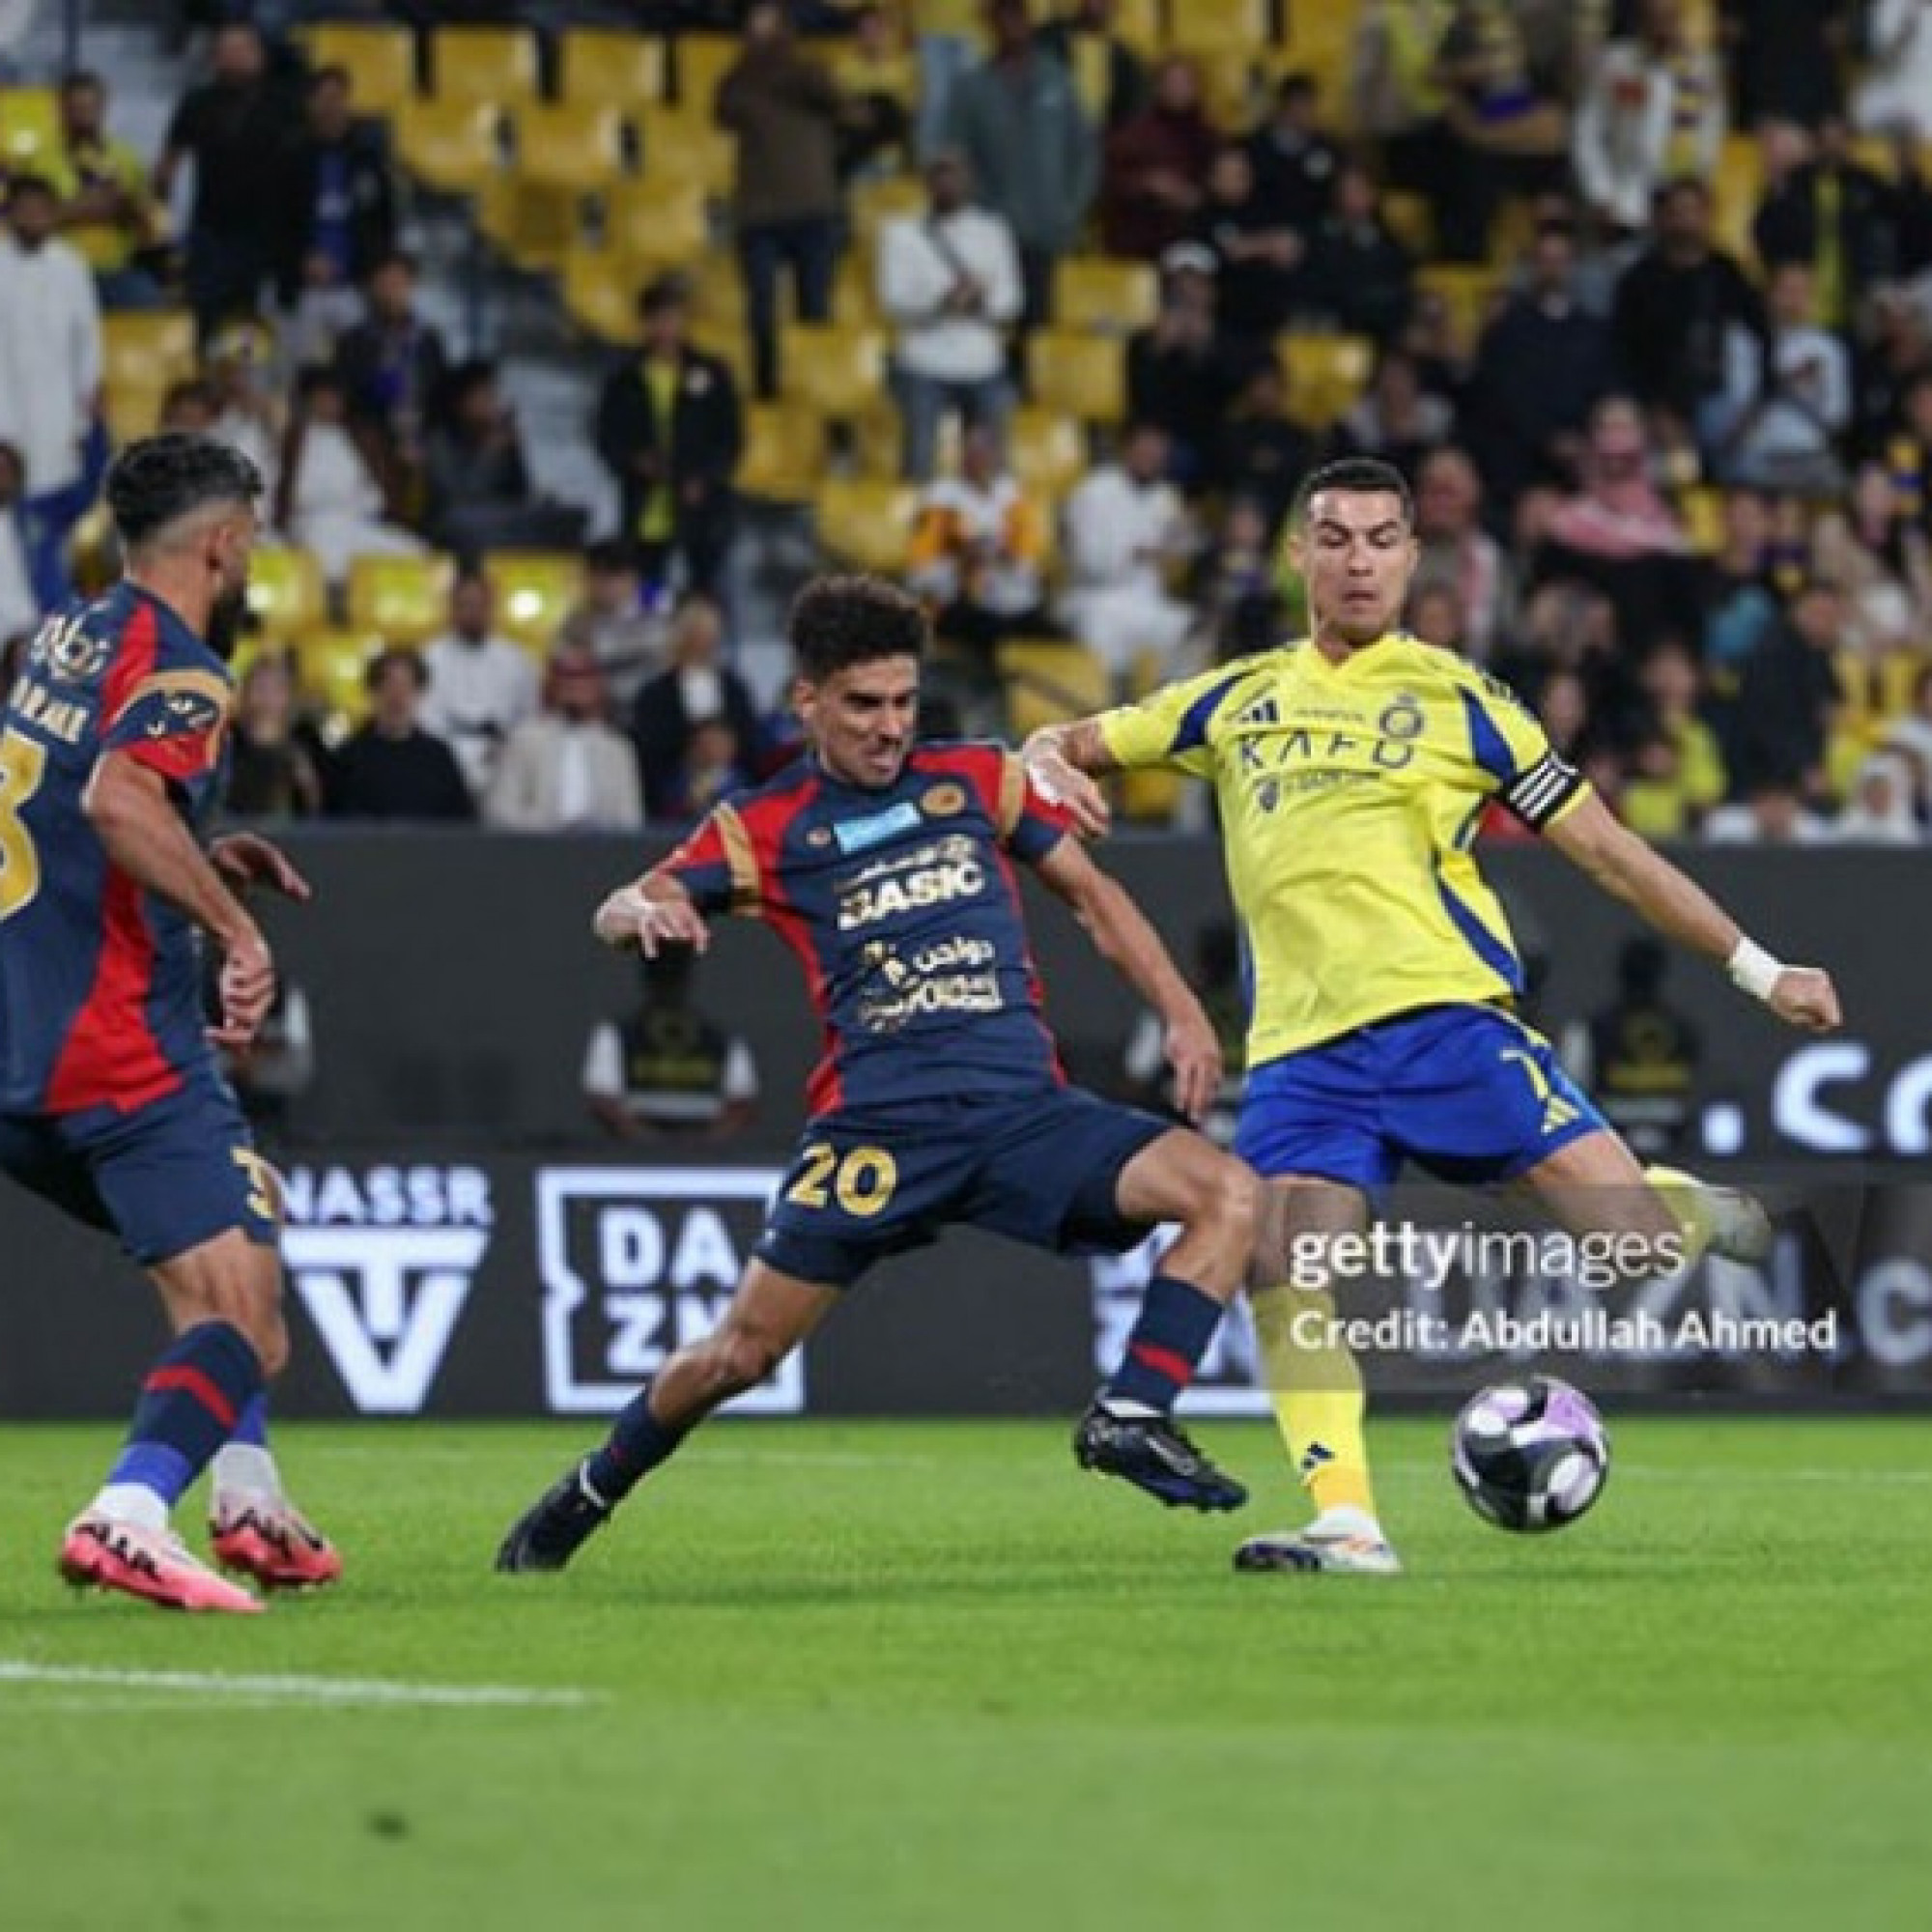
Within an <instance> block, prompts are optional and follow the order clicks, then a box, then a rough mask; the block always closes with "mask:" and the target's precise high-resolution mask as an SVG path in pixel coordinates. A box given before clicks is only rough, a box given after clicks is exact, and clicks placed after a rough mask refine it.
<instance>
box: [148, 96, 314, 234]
mask: <svg viewBox="0 0 1932 1932" xmlns="http://www.w3.org/2000/svg"><path fill="white" fill-rule="evenodd" d="M296 112H298V110H297V108H296V107H295V105H294V103H293V102H292V101H291V99H290V98H289V96H288V95H287V94H286V93H285V92H284V91H283V90H282V89H281V88H279V87H277V86H276V85H275V84H274V82H273V81H271V80H269V79H264V80H262V81H260V82H258V83H257V84H256V85H254V86H252V87H246V88H237V87H231V86H229V85H227V84H226V83H225V82H220V81H207V82H204V83H203V84H202V85H201V86H199V87H195V88H191V89H190V90H189V91H188V92H187V93H186V94H185V96H183V98H182V101H181V104H180V105H179V106H178V107H177V108H176V109H175V112H174V119H173V120H172V121H170V122H169V124H168V131H167V139H166V143H165V145H166V146H167V147H169V148H178V149H180V150H181V151H182V152H183V153H184V154H186V155H190V156H193V158H194V207H193V212H192V213H191V215H190V216H189V226H190V227H191V228H193V229H194V230H196V231H197V232H198V233H204V234H208V235H213V236H218V237H219V238H221V239H222V240H224V241H229V242H232V243H235V244H237V245H245V244H247V243H248V242H251V241H259V242H262V243H264V244H268V243H270V242H272V241H275V240H276V239H277V223H278V221H279V218H280V215H281V212H282V210H281V196H280V189H281V174H280V170H279V169H278V168H277V166H276V164H275V162H276V156H278V155H280V154H281V152H282V148H283V143H284V141H285V140H286V138H287V134H288V128H289V122H290V117H291V115H293V114H295V113H296Z"/></svg>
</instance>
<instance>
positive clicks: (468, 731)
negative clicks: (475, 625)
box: [421, 636, 540, 799]
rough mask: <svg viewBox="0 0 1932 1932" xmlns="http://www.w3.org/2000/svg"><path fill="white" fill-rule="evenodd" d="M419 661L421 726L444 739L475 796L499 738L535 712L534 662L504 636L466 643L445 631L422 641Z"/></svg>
mask: <svg viewBox="0 0 1932 1932" xmlns="http://www.w3.org/2000/svg"><path fill="white" fill-rule="evenodd" d="M423 665H424V667H425V668H426V669H427V670H428V671H429V689H428V690H427V691H425V692H424V693H423V703H422V720H421V722H422V727H423V729H424V730H425V731H428V732H430V733H431V734H432V735H433V736H435V737H438V738H441V739H444V740H446V741H447V743H448V745H449V749H450V750H451V751H452V752H454V753H456V762H457V763H458V764H459V765H461V766H462V767H463V776H464V777H465V778H466V779H467V780H468V781H469V789H470V790H471V791H472V792H473V793H474V794H475V795H476V797H477V798H479V799H480V798H482V796H483V795H484V793H485V792H486V791H487V790H488V789H489V786H490V778H491V774H492V773H493V772H494V771H495V770H496V768H497V758H498V756H499V755H500V753H501V752H502V748H503V743H504V741H505V740H506V739H507V738H508V737H509V735H510V733H511V732H512V731H514V730H515V729H516V728H517V726H518V725H521V724H522V723H523V722H524V720H525V719H526V718H533V717H535V716H536V711H537V700H538V696H539V683H540V680H539V678H538V676H537V667H536V662H535V660H534V659H533V658H532V657H531V656H530V654H529V653H528V652H527V651H526V650H524V649H522V648H521V647H520V646H518V645H516V644H513V643H512V642H511V641H510V640H509V639H507V638H486V639H484V640H483V641H482V642H481V643H480V644H472V643H470V642H469V640H468V639H464V638H459V637H455V636H449V637H442V638H439V639H437V640H436V641H435V642H434V643H433V644H431V645H429V646H428V648H427V649H426V650H425V651H424V652H423Z"/></svg>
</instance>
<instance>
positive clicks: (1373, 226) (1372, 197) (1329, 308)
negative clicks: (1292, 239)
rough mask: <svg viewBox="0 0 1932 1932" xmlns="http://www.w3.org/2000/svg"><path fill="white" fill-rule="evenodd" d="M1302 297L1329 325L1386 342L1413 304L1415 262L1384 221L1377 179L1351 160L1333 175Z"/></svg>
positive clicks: (1407, 314)
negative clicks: (1332, 189) (1329, 200)
mask: <svg viewBox="0 0 1932 1932" xmlns="http://www.w3.org/2000/svg"><path fill="white" fill-rule="evenodd" d="M1301 292H1302V299H1303V300H1304V301H1305V302H1306V303H1307V305H1308V307H1309V308H1310V309H1311V310H1313V311H1315V312H1316V313H1318V314H1319V315H1321V316H1322V317H1323V318H1325V320H1326V321H1327V322H1328V323H1329V324H1330V325H1331V326H1332V327H1336V328H1339V329H1342V330H1344V331H1346V332H1347V333H1349V334H1351V335H1366V336H1369V337H1371V338H1373V339H1374V340H1375V341H1377V342H1388V341H1391V340H1393V339H1394V338H1395V337H1396V336H1397V335H1399V334H1400V333H1401V332H1402V329H1403V327H1404V325H1405V324H1406V322H1407V321H1408V317H1409V311H1410V309H1411V308H1412V307H1413V306H1414V301H1415V264H1414V262H1413V261H1412V260H1411V259H1410V258H1409V253H1408V250H1407V249H1406V248H1405V247H1404V246H1403V245H1402V243H1401V242H1400V241H1397V240H1396V238H1395V236H1394V234H1393V233H1392V232H1391V231H1390V228H1389V225H1388V223H1387V222H1386V221H1385V220H1383V218H1382V212H1381V195H1380V191H1379V189H1378V187H1377V186H1376V181H1375V177H1374V176H1373V175H1372V174H1370V173H1369V171H1368V170H1367V169H1366V168H1364V167H1362V166H1360V165H1358V164H1357V163H1355V162H1352V161H1350V162H1348V163H1346V164H1345V165H1344V166H1343V167H1342V168H1341V170H1340V171H1339V172H1338V173H1337V174H1336V177H1335V195H1334V200H1333V202H1332V204H1331V205H1330V207H1329V211H1328V213H1327V215H1326V216H1325V217H1324V218H1323V220H1322V222H1321V227H1320V228H1318V229H1317V230H1316V232H1315V241H1314V243H1313V245H1312V246H1311V248H1310V249H1309V254H1308V267H1307V270H1306V272H1305V274H1304V275H1303V278H1302V282H1301Z"/></svg>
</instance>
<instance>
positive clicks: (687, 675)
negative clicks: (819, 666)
mask: <svg viewBox="0 0 1932 1932" xmlns="http://www.w3.org/2000/svg"><path fill="white" fill-rule="evenodd" d="M724 646H725V616H724V612H723V611H720V610H719V608H718V606H717V605H716V604H714V603H713V602H712V601H711V600H710V599H709V598H708V597H701V596H694V597H688V598H686V599H685V601H684V602H683V603H682V604H681V605H679V607H678V610H677V613H676V615H675V616H674V617H673V618H672V619H671V630H670V663H669V666H668V668H666V669H665V670H663V671H661V672H660V673H659V674H658V675H657V676H656V677H654V678H652V679H651V680H650V681H649V683H647V684H646V685H645V686H644V687H643V689H642V690H641V691H639V693H638V701H637V704H636V706H635V707H634V708H633V710H632V713H631V741H632V743H633V744H635V745H636V746H637V748H638V766H639V770H640V771H641V773H642V775H643V785H644V815H645V816H646V817H647V818H652V819H680V818H683V817H685V816H687V815H688V811H689V806H690V801H691V792H692V781H693V777H694V770H693V766H692V763H691V760H690V752H691V747H692V742H693V739H694V738H695V737H696V732H697V728H698V726H699V725H704V724H707V723H710V722H712V721H714V720H715V721H718V722H719V723H721V724H722V725H724V726H725V732H726V735H727V736H728V738H729V740H730V744H729V747H728V753H729V756H728V762H729V763H731V764H735V763H737V762H738V761H739V760H743V761H745V762H747V763H751V762H754V761H755V757H756V752H757V745H758V708H757V705H756V704H755V703H754V702H753V697H752V692H751V687H750V686H749V685H747V684H746V682H745V680H744V679H743V678H741V677H740V676H739V675H738V673H737V672H736V671H734V670H732V669H731V668H729V667H728V666H726V665H725V663H723V662H722V659H723V654H724ZM703 752H704V756H703V758H702V760H701V765H702V769H703V770H704V771H705V772H714V771H716V770H717V768H718V762H719V754H720V752H721V748H720V747H719V746H718V745H717V744H715V743H714V744H711V745H707V746H706V747H704V748H703Z"/></svg>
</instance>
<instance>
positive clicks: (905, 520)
mask: <svg viewBox="0 0 1932 1932" xmlns="http://www.w3.org/2000/svg"><path fill="white" fill-rule="evenodd" d="M813 502H814V506H815V509H816V511H817V523H818V541H819V546H820V548H821V549H823V550H824V551H825V552H826V553H827V554H829V555H831V556H834V557H836V558H838V560H839V561H840V562H841V563H845V564H851V565H855V566H856V567H857V568H859V569H861V570H874V571H878V572H879V573H881V574H882V575H885V576H896V575H897V574H898V573H899V572H901V571H903V570H904V569H905V564H906V554H907V552H908V550H909V549H910V547H911V544H912V526H913V519H914V517H915V516H916V515H917V514H918V509H919V492H918V491H917V490H915V489H913V488H912V487H911V486H910V485H908V484H904V483H886V482H878V481H875V480H873V479H871V478H868V477H851V476H833V477H828V478H827V479H826V480H825V481H824V482H822V483H821V484H820V485H819V486H818V492H817V495H816V497H814V498H813Z"/></svg>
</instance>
